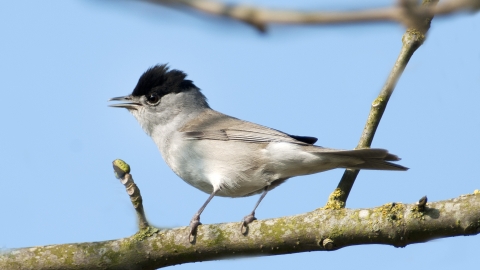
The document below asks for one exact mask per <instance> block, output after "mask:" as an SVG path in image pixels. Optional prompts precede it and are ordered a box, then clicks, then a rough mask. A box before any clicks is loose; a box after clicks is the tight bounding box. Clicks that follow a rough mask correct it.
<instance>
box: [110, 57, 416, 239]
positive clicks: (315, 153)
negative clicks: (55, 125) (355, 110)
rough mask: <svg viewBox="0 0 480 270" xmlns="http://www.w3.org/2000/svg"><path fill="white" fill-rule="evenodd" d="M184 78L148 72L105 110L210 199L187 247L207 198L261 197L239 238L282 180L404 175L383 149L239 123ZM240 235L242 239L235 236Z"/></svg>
mask: <svg viewBox="0 0 480 270" xmlns="http://www.w3.org/2000/svg"><path fill="white" fill-rule="evenodd" d="M186 78H187V74H186V73H184V72H183V71H180V70H177V69H171V68H170V67H169V66H168V65H167V64H162V65H159V64H157V65H155V66H153V67H150V68H148V69H147V70H146V71H145V72H144V73H143V74H142V75H141V76H140V78H139V80H138V82H137V84H136V86H135V88H134V89H133V92H132V93H131V94H130V95H127V96H121V97H114V98H111V99H110V100H109V101H119V102H122V103H116V104H110V106H111V107H116V108H125V109H127V110H128V111H129V112H130V113H131V114H133V116H134V117H135V118H136V120H137V121H138V122H139V123H140V126H141V127H142V128H143V130H144V131H145V132H146V133H147V135H149V136H150V137H151V138H152V139H153V141H154V143H155V144H156V146H157V147H158V149H159V151H160V153H161V155H162V157H163V159H164V160H165V162H166V163H167V165H168V166H169V167H170V168H171V169H172V170H173V172H175V174H176V175H178V176H179V177H180V178H181V179H183V180H184V181H185V182H186V183H188V184H190V185H192V186H193V187H195V188H197V189H199V190H201V191H203V192H205V193H207V194H210V196H209V197H208V199H207V200H206V201H205V203H204V204H203V205H202V207H200V209H199V210H198V211H197V212H196V213H195V215H194V216H193V218H192V219H191V221H190V226H189V227H190V230H189V239H190V237H191V236H194V235H195V234H196V232H197V228H198V226H199V225H201V222H200V215H201V214H202V212H203V211H204V209H205V207H206V206H207V204H208V203H209V202H210V201H211V200H212V198H213V197H215V196H221V197H233V198H235V197H246V196H251V195H255V194H261V196H260V198H259V199H258V201H257V203H256V205H255V206H254V208H253V210H252V212H251V213H250V214H248V215H247V216H245V217H244V218H243V219H242V221H241V224H242V225H241V230H243V228H244V227H245V228H246V226H248V224H249V223H251V222H253V221H254V220H256V217H255V211H256V209H257V207H258V205H259V204H260V202H261V201H262V200H263V198H264V197H265V195H266V194H267V193H268V192H269V191H271V190H272V189H274V188H276V187H278V186H280V185H281V184H282V183H284V182H285V181H286V180H287V179H289V178H292V177H295V176H301V175H309V174H314V173H319V172H324V171H327V170H331V169H335V168H347V169H369V170H392V171H406V170H408V168H406V167H404V166H401V165H398V164H395V163H392V161H398V160H400V159H399V158H398V157H397V156H396V155H393V154H390V153H389V152H388V151H387V150H385V149H379V148H365V149H355V150H341V149H333V148H325V147H321V146H317V145H314V144H315V143H316V141H317V138H315V137H311V136H297V135H290V134H287V133H284V132H281V131H279V130H276V129H272V128H269V127H265V126H262V125H259V124H255V123H252V122H247V121H244V120H241V119H238V118H235V117H232V116H228V115H226V114H223V113H220V112H218V111H215V110H213V109H212V108H210V105H209V104H208V103H207V99H206V97H205V95H204V94H203V93H202V92H201V90H200V88H198V87H197V86H196V85H195V84H194V83H193V81H191V80H188V79H186ZM242 232H243V231H242Z"/></svg>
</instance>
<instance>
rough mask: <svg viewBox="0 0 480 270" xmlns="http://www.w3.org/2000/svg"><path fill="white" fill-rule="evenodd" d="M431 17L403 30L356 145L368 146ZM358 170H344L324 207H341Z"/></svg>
mask: <svg viewBox="0 0 480 270" xmlns="http://www.w3.org/2000/svg"><path fill="white" fill-rule="evenodd" d="M423 3H424V4H425V5H428V6H430V7H431V8H434V6H435V5H436V4H437V3H438V0H431V1H429V0H424V1H423ZM432 18H433V17H431V16H430V17H428V18H426V20H424V21H423V26H422V27H421V29H420V30H419V29H413V28H409V29H407V31H406V32H405V34H404V35H403V38H402V43H403V45H402V48H401V50H400V54H399V55H398V58H397V61H396V62H395V64H394V66H393V69H392V71H391V72H390V75H389V76H388V78H387V81H386V82H385V85H384V86H383V88H382V90H381V92H380V94H379V95H378V97H377V98H376V99H375V100H374V101H373V102H372V106H371V109H370V114H369V115H368V118H367V123H366V124H365V127H364V129H363V132H362V135H361V137H360V141H359V142H358V145H357V147H356V148H357V149H360V148H369V147H370V145H371V144H372V141H373V137H374V135H375V132H376V130H377V128H378V125H379V124H380V120H381V119H382V116H383V113H384V112H385V109H386V108H387V104H388V101H389V99H390V96H391V95H392V93H393V90H394V89H395V86H396V85H397V82H398V79H399V78H400V76H401V75H402V73H403V71H404V70H405V67H406V66H407V64H408V61H409V60H410V58H411V57H412V55H413V53H414V52H415V51H416V50H417V49H418V48H419V47H420V46H421V45H422V43H423V41H424V40H425V34H426V32H427V31H428V29H429V28H430V22H431V21H432ZM358 172H359V171H358V170H352V169H347V170H345V172H344V174H343V176H342V179H341V180H340V183H339V184H338V186H337V188H336V189H335V191H334V192H332V194H331V195H330V197H329V200H328V202H327V205H326V207H327V208H342V207H345V203H346V201H347V198H348V195H349V194H350V191H351V189H352V187H353V184H354V183H355V179H356V177H357V175H358Z"/></svg>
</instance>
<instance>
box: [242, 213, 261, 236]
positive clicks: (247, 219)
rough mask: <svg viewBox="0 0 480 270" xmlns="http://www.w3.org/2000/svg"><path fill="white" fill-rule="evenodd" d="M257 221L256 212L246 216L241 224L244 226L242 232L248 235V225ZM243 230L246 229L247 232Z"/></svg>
mask: <svg viewBox="0 0 480 270" xmlns="http://www.w3.org/2000/svg"><path fill="white" fill-rule="evenodd" d="M255 220H257V218H256V217H255V212H252V213H251V214H250V215H247V216H245V217H244V218H243V220H242V222H241V223H242V226H241V227H240V232H241V233H242V234H246V233H247V230H248V228H247V225H248V224H250V223H252V222H253V221H255ZM243 228H245V231H244V230H243Z"/></svg>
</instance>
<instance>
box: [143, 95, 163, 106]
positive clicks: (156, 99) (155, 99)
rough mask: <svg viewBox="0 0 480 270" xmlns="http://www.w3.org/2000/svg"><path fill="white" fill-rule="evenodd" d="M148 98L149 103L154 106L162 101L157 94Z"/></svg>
mask: <svg viewBox="0 0 480 270" xmlns="http://www.w3.org/2000/svg"><path fill="white" fill-rule="evenodd" d="M146 98H147V102H148V103H150V104H152V105H153V104H156V103H157V102H158V101H159V100H160V97H159V96H158V95H157V94H155V93H152V94H148V95H147V96H146Z"/></svg>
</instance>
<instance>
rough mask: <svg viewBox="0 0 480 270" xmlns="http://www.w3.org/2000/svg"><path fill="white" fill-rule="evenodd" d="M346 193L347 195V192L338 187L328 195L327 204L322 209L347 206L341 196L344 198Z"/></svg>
mask: <svg viewBox="0 0 480 270" xmlns="http://www.w3.org/2000/svg"><path fill="white" fill-rule="evenodd" d="M344 195H345V192H343V191H342V190H341V189H339V188H336V189H335V190H334V191H333V192H332V193H331V194H330V196H329V197H328V201H327V204H326V205H325V206H324V207H323V208H322V209H332V210H338V209H343V208H345V202H344V201H341V200H340V198H342V197H343V196H344Z"/></svg>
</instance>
